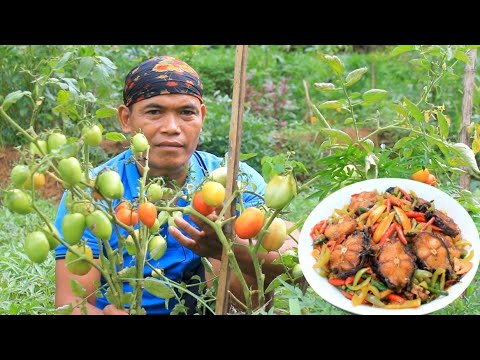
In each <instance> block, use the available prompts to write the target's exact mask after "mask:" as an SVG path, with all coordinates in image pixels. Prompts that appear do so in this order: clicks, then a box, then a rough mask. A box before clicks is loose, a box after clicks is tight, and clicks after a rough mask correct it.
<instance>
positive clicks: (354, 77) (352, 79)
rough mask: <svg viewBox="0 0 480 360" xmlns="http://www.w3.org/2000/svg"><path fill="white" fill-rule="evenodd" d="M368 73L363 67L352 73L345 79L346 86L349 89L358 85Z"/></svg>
mask: <svg viewBox="0 0 480 360" xmlns="http://www.w3.org/2000/svg"><path fill="white" fill-rule="evenodd" d="M367 71H368V69H367V68H366V67H362V68H359V69H356V70H353V71H352V72H350V73H349V74H348V75H347V77H346V78H345V86H346V87H349V86H352V85H353V84H355V83H357V82H358V81H360V80H361V79H362V77H363V75H364V74H365V73H366V72H367Z"/></svg>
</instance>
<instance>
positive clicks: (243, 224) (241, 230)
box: [234, 207, 265, 239]
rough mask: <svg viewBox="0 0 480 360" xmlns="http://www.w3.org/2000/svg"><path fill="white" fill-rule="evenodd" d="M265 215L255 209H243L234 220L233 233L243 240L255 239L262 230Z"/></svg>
mask: <svg viewBox="0 0 480 360" xmlns="http://www.w3.org/2000/svg"><path fill="white" fill-rule="evenodd" d="M264 221H265V214H264V213H263V212H262V211H261V210H260V209H257V208H256V207H249V208H247V209H245V210H244V211H243V212H242V213H241V214H240V216H238V217H237V219H236V220H235V225H234V227H235V233H236V234H237V235H238V236H239V237H241V238H243V239H250V238H253V237H255V236H256V235H257V234H258V233H259V232H260V230H262V227H263V223H264Z"/></svg>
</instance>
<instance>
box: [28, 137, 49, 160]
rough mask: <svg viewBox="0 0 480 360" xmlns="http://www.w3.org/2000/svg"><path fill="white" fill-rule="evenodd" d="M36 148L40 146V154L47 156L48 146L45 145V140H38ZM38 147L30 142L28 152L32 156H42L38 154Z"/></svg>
mask: <svg viewBox="0 0 480 360" xmlns="http://www.w3.org/2000/svg"><path fill="white" fill-rule="evenodd" d="M38 146H40V149H41V150H42V152H43V153H44V154H48V145H47V142H46V141H45V140H38ZM38 146H37V145H35V143H33V142H31V143H30V151H31V152H32V153H33V154H34V155H38V156H43V155H42V153H41V152H40V150H39V148H38Z"/></svg>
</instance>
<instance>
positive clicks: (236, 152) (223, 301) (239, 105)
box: [215, 45, 248, 315]
mask: <svg viewBox="0 0 480 360" xmlns="http://www.w3.org/2000/svg"><path fill="white" fill-rule="evenodd" d="M247 54H248V45H237V47H236V51H235V70H234V78H233V95H232V115H231V118H230V141H229V149H228V164H227V174H228V175H227V184H226V185H227V186H226V198H227V199H228V198H230V196H232V194H233V192H234V191H235V190H236V187H237V177H238V163H239V161H240V146H241V140H242V117H243V106H244V101H245V84H246V75H247ZM235 205H236V201H233V202H232V203H231V205H230V209H229V210H228V211H227V212H226V214H227V217H231V216H235V215H236V214H235ZM224 232H225V235H226V237H227V239H235V232H234V229H233V226H232V223H231V222H229V223H228V224H226V225H225V229H224ZM232 241H234V240H232ZM229 285H230V266H229V261H228V255H227V252H226V249H223V253H222V263H221V264H220V274H219V279H218V292H217V299H216V304H215V313H216V314H217V315H224V314H226V313H227V311H228V297H227V295H228V288H229Z"/></svg>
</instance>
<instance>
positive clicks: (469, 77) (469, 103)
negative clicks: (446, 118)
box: [460, 49, 477, 190]
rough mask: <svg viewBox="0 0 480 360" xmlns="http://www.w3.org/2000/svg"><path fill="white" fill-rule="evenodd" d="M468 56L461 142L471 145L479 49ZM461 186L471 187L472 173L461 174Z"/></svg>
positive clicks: (470, 52)
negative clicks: (470, 137) (470, 135)
mask: <svg viewBox="0 0 480 360" xmlns="http://www.w3.org/2000/svg"><path fill="white" fill-rule="evenodd" d="M467 56H468V58H469V59H470V64H465V75H464V78H463V101H462V127H461V129H462V130H461V131H460V142H462V143H464V144H466V145H468V146H470V141H469V137H468V132H467V129H468V126H469V125H470V120H471V118H472V108H473V88H474V86H475V64H476V62H477V49H472V50H470V51H469V52H468V54H467ZM460 187H461V188H462V189H466V190H469V189H470V174H468V173H467V174H462V175H461V176H460Z"/></svg>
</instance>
